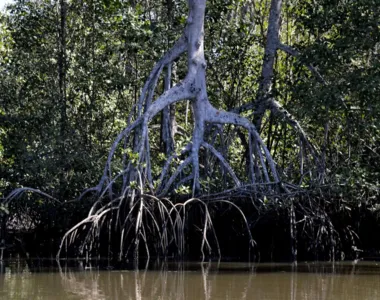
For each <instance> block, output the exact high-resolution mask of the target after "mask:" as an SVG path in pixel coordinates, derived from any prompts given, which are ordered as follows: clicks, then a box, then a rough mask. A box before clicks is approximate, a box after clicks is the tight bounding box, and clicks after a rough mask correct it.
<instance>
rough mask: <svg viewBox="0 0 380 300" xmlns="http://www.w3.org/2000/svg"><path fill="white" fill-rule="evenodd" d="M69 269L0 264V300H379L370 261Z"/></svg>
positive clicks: (377, 276) (376, 268)
mask: <svg viewBox="0 0 380 300" xmlns="http://www.w3.org/2000/svg"><path fill="white" fill-rule="evenodd" d="M72 265H73V264H72ZM74 265H75V266H70V267H68V266H67V263H66V265H65V266H62V263H61V264H60V265H56V266H54V265H50V266H49V267H41V265H39V266H30V265H29V266H28V265H27V264H24V263H22V262H3V263H0V299H7V300H8V299H9V300H12V299H28V300H29V299H31V300H39V299H41V300H42V299H43V300H45V299H49V300H50V299H53V300H54V299H57V300H60V299H88V300H90V299H91V300H98V299H99V300H100V299H112V300H118V299H128V300H143V299H147V300H148V299H149V300H150V299H154V300H167V299H176V300H177V299H178V300H185V299H186V300H187V299H188V300H203V299H205V300H216V299H218V300H219V299H220V300H221V299H226V300H227V299H230V300H231V299H239V300H245V299H252V300H256V299H257V300H330V299H331V300H376V299H379V300H380V263H376V262H373V263H370V262H347V263H335V264H331V263H298V264H297V265H296V266H295V265H291V264H247V263H182V264H174V263H172V264H170V263H166V264H160V265H158V264H156V265H155V266H154V267H151V266H150V267H149V268H146V269H145V268H143V267H141V266H139V267H138V268H130V269H129V270H115V269H112V268H111V267H108V268H103V270H102V269H101V268H98V267H91V265H89V264H87V265H86V264H83V263H79V262H76V263H75V264H74Z"/></svg>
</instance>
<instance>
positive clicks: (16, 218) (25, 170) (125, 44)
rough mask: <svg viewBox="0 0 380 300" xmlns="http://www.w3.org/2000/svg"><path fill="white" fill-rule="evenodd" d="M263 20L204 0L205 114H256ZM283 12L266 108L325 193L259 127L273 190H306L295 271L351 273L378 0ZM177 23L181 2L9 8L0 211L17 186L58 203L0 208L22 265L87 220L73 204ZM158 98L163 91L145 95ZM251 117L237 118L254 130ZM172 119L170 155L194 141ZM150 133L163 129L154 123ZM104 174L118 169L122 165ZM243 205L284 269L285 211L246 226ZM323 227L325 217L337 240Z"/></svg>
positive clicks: (373, 127)
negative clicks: (271, 104)
mask: <svg viewBox="0 0 380 300" xmlns="http://www.w3.org/2000/svg"><path fill="white" fill-rule="evenodd" d="M269 7H270V1H268V0H258V1H248V0H247V1H243V0H210V1H207V11H206V24H205V26H206V34H205V41H206V45H205V51H206V60H207V63H208V67H207V81H208V93H209V98H210V101H211V103H212V104H213V105H214V106H215V107H217V108H220V109H224V110H232V109H234V108H236V107H241V106H242V105H245V104H249V103H251V102H253V100H254V99H255V97H256V93H257V90H258V88H259V82H260V72H261V67H262V61H263V55H264V45H265V41H266V36H265V35H266V31H267V23H268V14H269ZM282 10H283V11H282V19H281V36H280V39H281V41H283V42H284V43H286V44H287V45H289V46H291V47H292V48H293V49H297V51H298V53H299V54H298V56H297V57H295V56H292V55H290V54H288V53H286V52H281V51H278V52H277V56H276V61H275V74H274V79H273V80H274V85H273V87H272V91H271V93H272V94H273V95H274V96H275V97H276V99H277V100H278V101H279V102H280V103H281V104H282V105H283V106H284V107H285V108H286V109H287V110H288V111H289V112H291V114H292V115H293V116H294V117H295V118H296V119H297V120H299V122H300V123H301V125H302V126H303V128H304V129H305V131H306V132H307V133H308V136H309V138H310V140H311V141H312V142H313V144H314V145H316V147H318V150H319V152H320V153H321V157H322V160H323V165H324V167H325V169H324V177H323V180H322V181H321V182H319V185H318V186H314V185H313V181H312V178H311V175H310V174H311V171H310V172H308V170H301V169H303V168H304V166H303V165H302V166H301V165H300V164H299V157H300V155H302V153H300V149H299V147H298V146H297V145H298V143H299V140H298V138H297V137H296V135H294V132H293V129H292V128H291V127H290V126H289V125H288V124H287V123H285V122H283V120H281V119H279V117H278V116H275V115H273V114H271V113H269V112H268V113H267V114H266V116H265V119H264V121H263V126H262V128H261V136H262V137H263V139H264V142H265V143H266V145H267V147H268V149H269V150H270V152H271V154H272V156H273V158H274V160H275V161H276V162H277V164H278V165H277V167H278V168H279V170H281V175H282V178H283V180H284V181H286V182H289V183H291V184H292V185H294V186H297V187H302V188H303V194H302V195H301V196H299V198H298V202H297V203H299V206H297V207H298V209H297V220H298V222H299V225H298V226H299V230H298V235H299V249H300V252H301V258H302V257H305V258H308V257H310V255H311V254H310V253H312V255H313V257H315V258H324V259H326V258H330V259H332V258H333V257H335V256H337V255H338V253H340V255H342V253H343V252H345V253H346V255H347V256H348V257H353V258H355V257H356V256H357V255H364V254H362V253H361V252H360V250H363V249H364V250H363V251H365V255H367V256H373V255H378V254H379V250H380V240H379V237H377V236H376V232H378V231H377V229H378V227H379V225H380V222H378V212H380V202H379V198H378V192H379V180H380V179H379V178H380V176H379V175H380V160H379V157H380V150H379V147H380V144H379V140H380V139H379V138H380V115H379V114H380V101H379V95H380V24H379V16H380V1H378V0H348V1H343V0H333V1H331V0H315V1H309V0H302V1H299V0H287V1H285V3H284V5H283V8H282ZM186 18H187V5H186V2H185V1H173V0H167V1H119V0H80V1H79V0H78V1H67V0H57V1H45V0H38V1H29V0H26V1H21V0H20V1H16V2H15V3H14V4H12V5H9V6H8V7H7V9H6V10H5V11H4V12H3V13H1V15H0V163H1V170H0V173H1V177H0V193H1V194H0V197H3V198H4V199H5V197H6V195H8V194H9V193H10V192H11V191H12V190H14V189H15V188H19V187H26V186H28V187H33V188H36V189H39V190H41V191H44V192H46V193H47V194H50V195H52V196H53V197H54V198H56V199H59V200H60V201H61V202H60V203H58V202H56V201H53V200H51V199H48V198H45V197H41V196H39V195H36V194H32V193H25V194H24V195H23V197H21V198H20V199H18V201H12V202H10V203H9V204H5V202H4V201H3V202H0V216H2V218H3V219H2V220H3V221H2V222H3V224H2V227H1V228H2V231H3V232H2V233H0V237H1V236H2V238H3V241H2V242H0V244H1V243H3V244H9V246H12V247H16V246H15V245H19V246H17V247H21V248H27V249H26V250H25V252H28V253H31V255H47V254H49V253H54V252H55V251H56V250H57V246H58V242H59V239H60V238H61V237H62V236H63V234H64V232H65V231H66V230H67V229H68V228H70V227H71V226H72V225H74V224H75V223H77V222H78V221H79V220H81V219H82V218H83V217H85V216H86V214H87V212H88V209H89V208H90V206H91V205H92V204H93V202H92V200H91V199H90V198H84V199H82V200H81V201H71V200H73V199H75V198H77V197H78V196H79V195H80V194H81V192H82V191H83V190H84V189H85V188H88V187H92V186H95V185H96V184H97V182H98V180H99V178H100V175H101V174H102V171H103V168H104V165H105V163H106V160H107V154H108V151H109V148H110V145H111V144H112V142H113V140H114V138H115V137H116V135H117V134H118V133H119V132H120V131H121V130H122V129H123V128H124V127H125V126H126V124H127V121H128V120H127V116H128V114H129V113H130V112H131V109H132V107H133V105H134V104H135V103H136V102H137V100H138V97H139V95H140V91H141V88H142V86H143V84H144V81H145V80H146V78H147V76H148V75H149V73H150V70H151V69H152V67H153V65H154V63H155V62H156V61H157V60H158V59H159V58H160V57H161V56H162V55H163V53H164V52H165V51H167V50H168V49H169V48H170V47H171V46H172V45H173V42H174V41H175V40H176V39H177V38H178V37H179V36H180V34H181V32H182V29H183V27H184V24H185V22H186ZM308 65H311V66H313V67H314V68H315V69H316V70H317V72H318V74H320V76H315V74H313V72H310V70H309V68H308V67H307V66H308ZM184 74H186V62H185V60H184V59H179V60H177V61H176V62H175V63H174V65H173V81H178V80H179V78H182V77H183V75H184ZM163 89H164V81H163V79H160V81H159V85H158V92H162V91H163ZM250 113H251V112H245V113H243V114H244V115H245V116H247V117H249V118H252V115H251V114H250ZM175 117H176V122H177V125H178V134H177V135H176V136H175V143H176V144H177V146H178V147H179V146H180V145H185V143H187V142H188V141H189V140H190V138H191V131H192V130H191V128H192V113H191V110H189V109H187V108H186V105H181V106H179V107H177V109H176V111H175ZM153 123H154V124H153V126H155V128H157V129H160V126H161V123H160V119H158V120H154V121H153ZM152 132H153V133H152V134H151V136H150V138H151V141H152V142H151V152H152V157H154V158H155V162H156V164H153V165H152V171H153V176H159V174H160V172H161V165H162V162H163V161H165V159H166V157H165V154H166V153H165V144H164V141H163V140H162V139H161V135H160V130H152ZM225 137H226V139H230V141H231V143H232V144H234V145H235V147H233V148H230V150H229V152H228V158H229V161H230V162H231V164H232V166H233V167H234V169H235V170H237V171H236V172H237V175H239V176H241V177H244V176H246V175H245V174H246V173H247V170H246V161H245V155H246V154H245V153H244V147H243V145H242V143H243V142H244V139H242V138H241V137H240V138H239V132H238V133H237V134H236V131H233V130H232V129H228V128H227V129H226V131H225ZM301 151H302V150H301ZM129 158H130V159H133V153H132V154H130V157H129ZM116 165H117V166H119V168H120V169H121V168H122V159H121V158H120V160H119V161H116ZM305 166H306V167H305V168H307V166H308V165H307V164H305ZM206 167H207V166H206ZM309 167H310V165H309ZM205 174H206V175H207V176H205V177H204V178H203V182H202V189H203V193H205V194H209V193H215V192H218V191H219V190H218V187H219V186H220V183H221V181H223V180H224V179H223V178H221V177H219V176H218V174H217V173H216V172H214V173H213V172H212V171H210V172H209V171H206V172H205ZM187 193H189V186H186V185H183V186H179V187H177V189H176V191H173V195H174V194H176V195H177V196H178V195H180V194H187ZM173 197H174V196H173ZM310 199H312V201H318V203H319V201H322V202H323V204H321V205H320V206H318V207H323V210H321V214H320V215H318V216H315V218H314V219H313V218H312V217H311V213H310V211H308V212H305V211H304V210H303V209H304V208H305V207H307V205H306V204H305V202H307V201H309V202H310ZM241 201H242V203H243V204H242V205H241V207H243V208H244V211H245V212H246V215H247V214H248V216H249V218H248V219H249V220H248V221H249V224H250V226H251V230H252V232H253V233H254V238H255V239H256V240H257V242H258V245H261V246H259V250H260V247H262V248H261V252H262V253H265V251H266V250H268V249H272V250H271V253H272V256H271V257H269V256H268V257H266V256H265V255H263V257H264V259H288V258H289V256H287V255H284V254H281V251H279V250H274V249H275V247H277V248H278V247H279V246H278V245H279V244H280V243H281V242H282V241H283V240H287V238H284V236H286V234H289V232H286V230H285V231H284V229H283V228H284V225H285V226H288V225H287V223H288V219H287V217H285V214H286V212H287V207H286V206H283V204H282V203H283V202H276V201H277V200H276V201H275V200H272V199H266V198H262V199H261V200H260V201H261V202H260V203H261V206H260V208H259V209H255V210H253V211H251V210H252V208H250V204H249V203H248V204H247V201H246V199H245V198H244V197H242V199H241ZM284 203H285V202H284ZM313 207H314V206H312V205H311V206H310V207H309V209H312V208H313ZM216 211H218V212H219V213H220V212H221V211H223V209H222V208H220V207H219V208H218V210H216ZM218 215H219V214H216V216H215V217H216V218H218ZM321 216H326V218H327V216H328V220H329V222H330V220H331V222H332V223H333V225H334V227H331V228H334V229H331V228H330V227H329V225H326V224H327V223H326V224H324V223H323V221H321V220H323V218H324V217H321ZM230 218H231V219H233V218H234V215H233V214H232V215H230ZM308 222H310V223H308ZM216 224H218V221H216ZM308 224H309V225H310V226H309V227H308ZM218 226H219V230H220V231H222V232H225V235H223V234H222V235H223V236H224V237H225V240H226V241H228V240H229V238H230V236H231V229H229V228H225V226H224V225H223V222H222V221H220V224H219V225H216V227H218ZM237 226H238V227H239V226H240V225H237ZM305 227H307V228H309V229H305ZM329 228H330V229H329ZM228 230H230V231H228ZM318 230H319V231H318ZM321 230H322V231H321ZM323 230H325V231H326V233H325V234H326V236H335V237H336V239H335V241H334V242H331V244H334V245H335V244H336V243H338V244H339V245H340V246H339V245H337V247H338V248H339V247H340V249H341V250H340V251H338V250H337V249H335V250H333V252H334V253H333V254H331V253H330V252H329V251H330V250H326V249H327V248H328V249H330V248H331V244H329V247H328V246H327V245H326V249H324V248H323V247H324V246H323V243H328V242H326V241H324V240H323V237H324V232H323ZM329 230H331V232H329ZM5 231H6V232H7V233H5ZM232 231H235V232H241V230H240V229H239V228H234V229H232ZM42 232H43V234H42ZM268 232H269V233H271V235H272V239H269V238H268V237H267V233H268ZM285 233H286V234H285ZM222 239H223V238H222ZM242 239H243V238H242ZM348 240H349V242H347V241H348ZM33 241H36V242H33ZM287 241H288V240H287ZM310 241H314V244H313V243H312V242H310ZM222 243H223V242H222ZM287 243H290V242H289V241H288V242H287ZM286 245H287V244H286ZM286 247H290V245H289V246H285V248H286ZM224 248H225V249H226V253H228V254H230V255H240V253H239V251H236V249H235V250H234V249H228V242H227V243H225V246H224ZM343 249H344V251H343ZM259 250H258V251H259ZM326 251H327V252H326ZM194 252H196V251H195V250H194ZM277 252H278V253H277ZM285 252H286V251H285ZM273 253H274V254H273ZM302 253H303V254H302ZM302 255H303V256H302ZM308 255H309V256H308ZM365 255H364V256H365Z"/></svg>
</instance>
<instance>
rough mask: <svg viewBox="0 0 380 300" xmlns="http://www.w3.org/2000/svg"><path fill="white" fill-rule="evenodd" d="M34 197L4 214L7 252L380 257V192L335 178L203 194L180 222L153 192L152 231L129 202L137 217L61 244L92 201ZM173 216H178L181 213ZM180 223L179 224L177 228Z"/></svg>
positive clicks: (116, 257) (112, 217)
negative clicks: (221, 197)
mask: <svg viewBox="0 0 380 300" xmlns="http://www.w3.org/2000/svg"><path fill="white" fill-rule="evenodd" d="M358 195H360V197H359V196H358ZM225 197H227V195H225ZM183 199H185V198H184V197H177V198H174V197H173V198H172V199H171V203H173V204H176V203H184V200H183ZM186 199H187V198H186ZM27 200H28V201H29V202H27V201H26V199H25V201H23V200H20V201H15V202H13V203H12V205H11V206H10V207H9V213H7V214H5V213H3V214H2V221H1V222H2V223H1V224H2V226H1V247H2V248H3V258H4V259H5V258H9V257H15V256H20V257H28V258H32V257H33V258H45V257H55V256H56V254H57V251H58V250H59V247H60V245H61V250H60V251H61V252H60V258H108V259H111V260H112V261H114V262H115V263H116V262H122V261H127V260H131V259H132V260H133V259H134V258H136V250H137V251H138V256H139V258H144V257H147V256H148V255H149V256H150V257H151V258H157V257H160V258H162V257H167V258H171V259H177V260H202V259H219V258H222V259H223V260H243V261H248V260H250V261H262V262H264V261H277V262H279V261H293V260H294V259H296V260H298V261H310V260H319V261H327V260H329V261H333V260H353V259H365V260H375V259H380V236H379V234H378V232H379V231H380V219H379V216H380V205H379V204H378V203H379V197H378V194H377V192H369V191H367V192H365V193H363V192H362V193H356V192H355V193H354V192H352V191H351V190H343V189H342V188H339V189H338V188H336V187H331V186H330V187H324V188H318V189H313V190H300V191H297V193H294V194H292V195H289V193H287V194H284V195H281V194H279V195H272V196H265V197H264V196H255V197H247V196H246V195H244V196H243V195H242V196H241V197H234V195H232V194H230V198H229V201H227V200H226V201H222V202H220V201H215V200H214V199H213V197H204V198H203V199H202V203H200V202H199V203H198V201H194V202H193V203H189V204H188V207H187V209H186V213H185V215H183V216H184V218H182V217H181V220H183V223H181V226H178V225H179V224H174V225H173V224H171V225H170V224H169V221H168V220H167V219H166V221H164V220H165V218H161V217H160V216H159V215H160V213H161V214H162V211H161V210H160V208H159V207H158V206H156V207H155V205H156V204H155V203H154V201H153V200H151V201H150V202H148V201H147V202H146V205H147V206H148V205H151V206H150V207H149V210H150V212H149V214H152V215H153V216H155V220H156V221H157V224H156V223H155V222H153V220H154V219H153V218H151V219H150V220H149V218H146V217H145V219H144V220H143V222H145V223H144V226H145V227H144V228H145V229H144V230H145V233H144V236H143V238H142V239H141V242H140V243H136V235H135V234H132V233H133V232H135V231H136V226H135V225H133V224H134V222H135V221H136V218H137V214H138V210H136V211H132V212H131V211H130V210H127V211H128V214H129V217H130V225H128V226H126V227H121V226H118V224H117V222H119V223H120V222H121V220H125V219H126V218H127V214H126V213H124V215H123V214H121V213H120V212H118V211H117V210H115V211H114V212H111V213H109V214H108V217H107V218H105V219H104V220H102V221H101V222H99V223H98V224H97V226H98V228H97V230H96V231H94V229H93V228H92V229H91V226H92V225H91V224H84V225H83V226H82V227H80V228H79V227H78V230H77V231H76V232H75V235H71V236H66V240H64V241H63V243H62V244H61V242H62V237H63V236H64V234H65V232H67V230H68V229H70V228H72V226H74V225H75V224H77V223H78V222H80V221H82V220H83V219H85V218H86V217H87V216H86V215H85V214H84V213H83V212H86V211H87V212H88V211H89V209H90V207H91V205H92V203H91V201H90V200H89V199H88V200H86V199H83V200H82V201H81V202H72V203H67V204H65V205H58V204H56V203H53V202H47V203H45V204H43V205H42V204H41V203H39V204H38V202H36V204H35V205H31V203H34V202H30V199H27ZM230 203H233V204H234V205H236V207H238V208H239V209H240V210H241V211H240V210H238V209H236V207H235V206H232V205H231V204H230ZM170 205H172V204H170ZM206 211H207V214H208V215H209V219H207V218H208V217H206ZM32 212H33V213H32ZM241 212H243V213H244V216H245V218H246V219H244V217H243V216H242V214H241ZM117 214H119V215H118V216H117ZM133 215H136V216H135V217H134V216H133ZM171 220H172V221H173V222H174V223H175V222H176V221H175V220H176V219H175V218H172V219H171ZM207 220H209V221H207ZM160 221H161V223H160ZM90 225H91V226H90ZM119 225H120V224H119ZM205 225H207V226H206V227H207V228H206V227H205ZM157 226H158V227H159V228H160V230H161V231H160V230H158V229H157V228H158V227H157ZM165 226H166V227H165ZM176 226H177V227H176ZM156 227H157V228H156ZM169 227H171V228H169ZM179 227H180V229H181V231H180V232H179V231H178V230H177V229H175V228H179ZM121 228H128V232H129V233H126V232H124V234H123V238H122V239H123V243H122V244H123V247H124V250H123V251H122V252H120V246H121V236H122V232H121V231H122V230H121ZM155 228H156V229H157V230H156V229H155ZM205 228H206V229H205ZM159 231H160V232H161V234H160V232H159ZM162 232H165V233H166V234H167V237H166V239H167V240H166V242H165V247H162V240H163V235H162ZM179 247H182V251H179V250H178V249H179ZM202 247H203V248H202ZM202 251H203V253H202Z"/></svg>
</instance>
